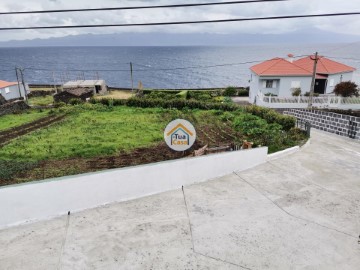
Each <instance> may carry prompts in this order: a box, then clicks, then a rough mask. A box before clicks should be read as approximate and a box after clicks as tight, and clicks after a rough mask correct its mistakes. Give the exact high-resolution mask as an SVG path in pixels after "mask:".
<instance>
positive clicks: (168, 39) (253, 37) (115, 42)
mask: <svg viewBox="0 0 360 270" xmlns="http://www.w3.org/2000/svg"><path fill="white" fill-rule="evenodd" d="M357 41H360V36H358V35H345V34H336V33H331V32H326V31H320V30H317V29H311V30H308V31H304V30H302V31H298V32H293V33H289V34H209V33H201V34H195V33H194V34H179V33H173V34H170V33H119V34H84V35H73V36H66V37H59V38H49V39H32V40H14V41H6V42H0V47H41V46H236V45H246V44H279V43H293V44H294V43H295V44H305V43H339V42H341V43H346V42H357Z"/></svg>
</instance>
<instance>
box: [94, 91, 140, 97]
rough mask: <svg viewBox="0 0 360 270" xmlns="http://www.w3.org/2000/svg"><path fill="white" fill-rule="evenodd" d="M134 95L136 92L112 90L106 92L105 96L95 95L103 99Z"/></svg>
mask: <svg viewBox="0 0 360 270" xmlns="http://www.w3.org/2000/svg"><path fill="white" fill-rule="evenodd" d="M133 96H134V94H133V93H131V91H120V90H110V91H109V93H108V94H106V95H104V96H95V98H97V99H103V98H108V99H110V98H112V99H129V98H131V97H133Z"/></svg>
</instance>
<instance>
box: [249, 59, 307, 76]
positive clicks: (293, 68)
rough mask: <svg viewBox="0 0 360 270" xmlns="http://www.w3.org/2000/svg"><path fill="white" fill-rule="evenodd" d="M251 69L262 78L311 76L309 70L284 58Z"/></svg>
mask: <svg viewBox="0 0 360 270" xmlns="http://www.w3.org/2000/svg"><path fill="white" fill-rule="evenodd" d="M250 69H251V70H252V71H253V72H255V73H256V74H258V75H261V76H279V75H281V76H311V73H310V72H309V71H308V70H306V69H303V68H302V67H299V66H297V65H294V64H293V63H291V62H289V61H287V60H285V59H283V58H274V59H271V60H268V61H265V62H262V63H260V64H257V65H255V66H252V67H251V68H250Z"/></svg>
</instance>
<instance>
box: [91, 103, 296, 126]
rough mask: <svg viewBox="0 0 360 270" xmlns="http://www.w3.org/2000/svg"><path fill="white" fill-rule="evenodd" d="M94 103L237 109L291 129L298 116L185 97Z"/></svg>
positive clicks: (169, 107) (254, 107) (170, 107)
mask: <svg viewBox="0 0 360 270" xmlns="http://www.w3.org/2000/svg"><path fill="white" fill-rule="evenodd" d="M90 102H91V103H93V104H96V103H100V104H104V105H106V106H129V107H141V108H154V107H161V108H165V109H179V110H182V109H200V110H220V111H236V110H242V111H244V112H247V113H251V114H253V115H256V116H259V117H261V118H263V119H264V120H266V122H268V123H269V124H272V123H277V124H279V125H281V126H282V127H283V128H284V130H290V129H291V128H293V127H295V124H296V118H294V117H292V116H288V115H282V114H279V113H277V112H276V111H274V110H272V109H268V108H263V107H258V106H254V105H253V106H244V107H240V106H239V105H236V104H234V103H219V102H218V103H215V102H202V101H197V100H185V99H171V100H164V99H150V98H138V97H134V98H130V99H91V101H90Z"/></svg>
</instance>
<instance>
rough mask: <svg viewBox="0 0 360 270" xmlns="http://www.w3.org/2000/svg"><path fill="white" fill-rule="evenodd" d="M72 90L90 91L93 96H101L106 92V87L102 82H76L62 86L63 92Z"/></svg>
mask: <svg viewBox="0 0 360 270" xmlns="http://www.w3.org/2000/svg"><path fill="white" fill-rule="evenodd" d="M74 88H87V89H92V90H93V92H94V95H101V94H105V93H106V92H107V86H106V83H105V81H104V80H84V81H83V80H78V81H69V82H67V83H65V84H64V85H63V90H67V89H74Z"/></svg>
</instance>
